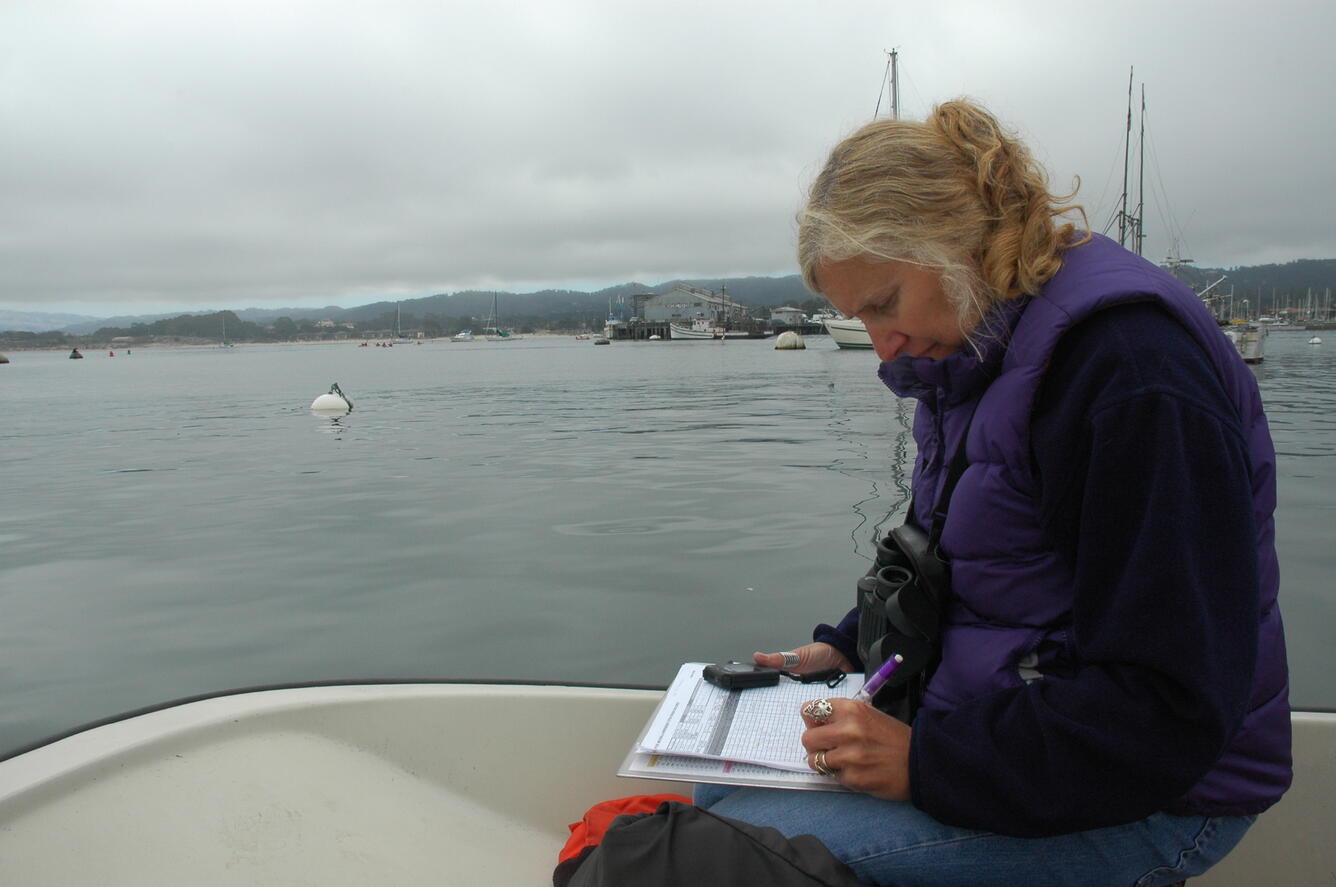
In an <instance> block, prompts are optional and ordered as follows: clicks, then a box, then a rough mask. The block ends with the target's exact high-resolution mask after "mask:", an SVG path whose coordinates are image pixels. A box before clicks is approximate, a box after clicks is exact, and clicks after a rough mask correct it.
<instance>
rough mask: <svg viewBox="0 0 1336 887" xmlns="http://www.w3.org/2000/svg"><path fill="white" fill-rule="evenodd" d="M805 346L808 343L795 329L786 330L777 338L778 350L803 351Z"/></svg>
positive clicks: (776, 348) (776, 346) (776, 347)
mask: <svg viewBox="0 0 1336 887" xmlns="http://www.w3.org/2000/svg"><path fill="white" fill-rule="evenodd" d="M805 348H807V343H806V342H804V341H803V337H802V336H800V335H798V333H797V332H796V331H795V330H785V331H784V332H782V333H780V334H779V335H778V336H777V337H776V338H775V350H776V351H801V350H804V349H805Z"/></svg>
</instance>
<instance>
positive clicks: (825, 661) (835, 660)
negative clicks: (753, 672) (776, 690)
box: [752, 644, 854, 674]
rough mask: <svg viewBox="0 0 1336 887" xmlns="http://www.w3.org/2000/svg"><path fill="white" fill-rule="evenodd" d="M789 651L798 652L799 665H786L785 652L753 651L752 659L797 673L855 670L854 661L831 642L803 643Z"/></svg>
mask: <svg viewBox="0 0 1336 887" xmlns="http://www.w3.org/2000/svg"><path fill="white" fill-rule="evenodd" d="M789 652H790V653H797V654H798V664H797V665H795V666H785V665H784V654H783V653H753V654H752V659H753V660H754V661H755V662H756V664H757V665H768V666H770V667H771V668H782V669H784V670H785V671H791V672H794V673H795V674H808V673H809V672H813V671H825V670H826V669H830V668H838V669H839V670H840V671H842V672H845V673H846V674H847V673H849V672H851V671H853V670H854V666H853V663H852V662H850V661H849V660H848V659H846V658H845V656H844V654H843V653H841V652H840V651H839V650H836V649H835V648H834V647H832V646H831V645H830V644H803V645H802V646H801V647H796V648H794V649H793V650H790V651H789Z"/></svg>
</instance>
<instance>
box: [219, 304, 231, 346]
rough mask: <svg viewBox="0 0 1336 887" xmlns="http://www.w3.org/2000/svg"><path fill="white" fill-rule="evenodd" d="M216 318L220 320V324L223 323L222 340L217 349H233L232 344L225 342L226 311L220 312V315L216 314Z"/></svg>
mask: <svg viewBox="0 0 1336 887" xmlns="http://www.w3.org/2000/svg"><path fill="white" fill-rule="evenodd" d="M218 317H219V319H221V320H222V322H223V339H222V341H221V342H219V343H218V347H219V348H232V347H234V346H233V345H232V343H231V342H229V341H227V312H226V311H223V312H220V313H219V314H218Z"/></svg>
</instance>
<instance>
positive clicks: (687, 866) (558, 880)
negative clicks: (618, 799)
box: [553, 801, 862, 887]
mask: <svg viewBox="0 0 1336 887" xmlns="http://www.w3.org/2000/svg"><path fill="white" fill-rule="evenodd" d="M571 862H572V863H575V864H574V865H570V864H566V865H564V867H558V871H557V872H554V873H553V884H554V885H558V887H563V885H567V887H627V885H635V887H699V885H702V884H708V885H710V887H756V885H759V884H763V885H766V887H862V885H861V882H860V881H859V880H858V878H857V877H855V875H854V873H853V871H852V870H851V869H850V868H849V867H848V866H846V865H845V864H844V863H842V862H840V861H839V860H838V859H836V858H835V856H834V854H832V853H831V852H830V851H829V850H827V849H826V846H825V845H824V844H822V843H821V842H820V841H819V840H817V839H816V838H814V837H813V836H811V835H796V836H794V837H792V838H786V837H784V836H783V835H782V834H780V833H779V832H778V831H776V830H775V829H772V828H765V827H762V826H757V825H751V824H750V823H746V822H741V821H739V820H736V819H729V818H728V817H726V816H718V815H716V814H714V813H711V812H709V811H708V810H702V809H700V808H699V807H693V806H691V805H690V804H679V803H676V802H673V801H668V802H665V803H664V804H662V805H661V806H660V807H659V809H658V810H656V811H655V812H653V813H642V814H638V815H635V816H619V817H617V818H616V819H615V820H613V822H612V825H611V826H610V827H609V828H608V831H607V833H606V834H604V836H603V841H602V843H600V844H599V845H598V846H597V847H594V848H591V852H590V853H588V854H587V855H585V856H583V857H580V858H579V860H578V862H577V861H576V860H571Z"/></svg>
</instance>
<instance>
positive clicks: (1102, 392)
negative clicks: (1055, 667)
mask: <svg viewBox="0 0 1336 887" xmlns="http://www.w3.org/2000/svg"><path fill="white" fill-rule="evenodd" d="M1031 427H1032V436H1033V439H1032V448H1033V454H1034V460H1035V465H1036V468H1037V471H1038V474H1039V477H1040V482H1041V485H1042V493H1041V497H1040V502H1039V503H1038V506H1039V509H1040V515H1041V521H1042V524H1043V526H1044V528H1045V530H1046V532H1047V534H1048V536H1049V538H1050V539H1051V541H1052V544H1053V546H1054V548H1055V550H1056V551H1057V552H1058V553H1059V555H1060V556H1061V557H1062V558H1064V559H1066V560H1067V561H1068V563H1069V564H1070V565H1071V567H1072V574H1073V576H1074V588H1073V589H1072V591H1073V609H1072V614H1071V618H1072V624H1071V632H1072V648H1073V650H1074V655H1075V662H1074V663H1073V664H1072V667H1071V669H1070V672H1069V673H1063V674H1061V675H1046V676H1045V677H1044V678H1043V679H1042V680H1037V681H1033V682H1031V683H1029V684H1027V685H1025V686H1022V687H1017V688H1014V689H1010V690H1006V691H1002V692H998V693H995V694H992V695H988V696H984V697H981V698H977V699H974V700H971V701H969V702H967V703H966V704H964V705H962V706H960V707H959V708H957V709H955V710H953V711H950V712H945V713H927V712H924V713H921V714H920V715H919V717H918V718H917V719H916V720H915V722H914V735H913V746H912V751H911V758H910V768H911V784H912V790H913V797H914V802H915V804H917V805H918V806H919V807H921V808H922V809H924V810H926V811H927V812H928V813H930V814H932V815H933V816H935V817H937V818H938V819H940V820H942V821H944V822H948V823H952V824H956V825H962V826H968V827H975V828H984V829H989V830H992V831H997V832H1001V833H1005V834H1012V835H1025V836H1040V835H1050V834H1061V833H1066V832H1072V831H1080V830H1084V829H1089V828H1097V827H1101V826H1106V825H1111V824H1116V823H1123V822H1130V821H1134V820H1136V819H1140V818H1143V817H1145V816H1147V815H1149V814H1151V813H1153V812H1155V811H1157V810H1161V809H1170V810H1173V809H1174V802H1175V799H1177V798H1178V797H1179V796H1180V795H1182V794H1183V793H1184V792H1185V791H1187V789H1188V788H1190V787H1191V786H1192V785H1193V783H1194V782H1195V781H1196V780H1197V779H1198V778H1200V777H1201V776H1202V775H1203V774H1204V773H1205V772H1206V771H1207V769H1209V767H1210V766H1211V765H1212V763H1214V761H1215V760H1216V758H1217V757H1218V756H1219V754H1220V753H1221V752H1222V751H1223V749H1224V747H1225V745H1226V743H1227V742H1228V740H1229V739H1230V737H1231V736H1232V734H1233V732H1234V731H1235V730H1236V729H1237V728H1238V725H1239V723H1240V722H1241V720H1242V717H1243V715H1244V713H1245V709H1246V705H1247V699H1248V692H1249V688H1250V684H1251V680H1252V673H1253V668H1254V665H1255V660H1256V644H1257V611H1258V590H1257V581H1258V580H1257V564H1256V555H1255V552H1254V548H1253V546H1254V538H1255V534H1254V527H1253V518H1252V499H1251V492H1250V482H1249V469H1248V459H1247V446H1246V444H1245V441H1244V437H1243V433H1242V430H1241V425H1240V421H1239V419H1238V416H1237V415H1236V412H1235V410H1234V408H1233V406H1232V404H1231V402H1230V401H1229V399H1228V397H1227V395H1226V394H1225V392H1224V390H1223V388H1222V386H1221V385H1220V383H1219V382H1218V381H1217V379H1216V376H1215V373H1214V371H1213V370H1212V368H1211V366H1210V364H1209V362H1208V359H1207V358H1206V356H1205V354H1204V353H1203V352H1202V350H1201V348H1200V347H1199V346H1198V345H1197V344H1196V343H1195V341H1193V339H1192V338H1191V336H1190V335H1189V334H1188V333H1187V331H1186V330H1184V329H1183V328H1182V327H1180V326H1179V325H1178V324H1177V323H1176V322H1175V321H1174V320H1173V319H1172V318H1170V317H1169V316H1168V315H1167V314H1165V313H1163V312H1162V311H1161V310H1160V309H1159V308H1158V307H1156V306H1154V305H1149V304H1138V305H1133V306H1124V307H1120V308H1115V309H1110V310H1108V311H1105V312H1101V313H1100V314H1098V315H1096V316H1095V317H1094V318H1092V319H1090V320H1088V321H1086V322H1085V323H1084V324H1082V325H1081V326H1080V327H1078V328H1077V329H1076V330H1073V331H1072V332H1071V333H1069V334H1068V335H1067V336H1066V337H1064V339H1063V341H1062V342H1061V343H1060V346H1059V350H1058V351H1057V352H1056V353H1055V355H1054V358H1053V360H1052V362H1051V364H1050V367H1049V369H1048V371H1047V373H1046V375H1045V380H1044V383H1043V387H1042V389H1041V393H1040V397H1039V400H1038V401H1037V403H1036V412H1035V414H1034V418H1033V422H1032V426H1031Z"/></svg>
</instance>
